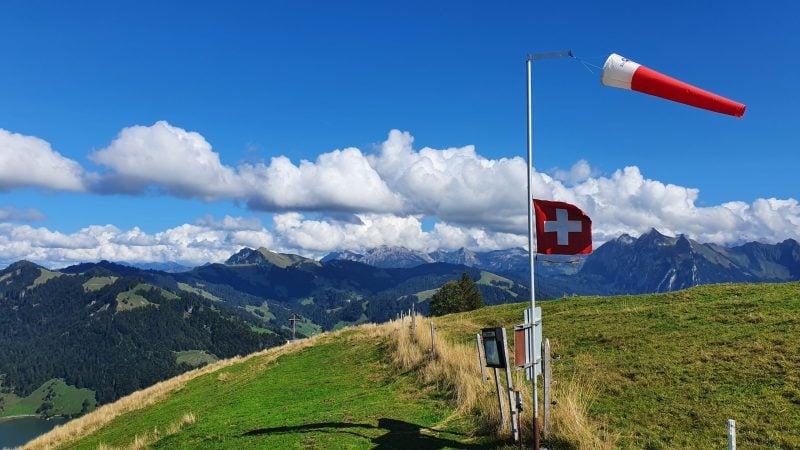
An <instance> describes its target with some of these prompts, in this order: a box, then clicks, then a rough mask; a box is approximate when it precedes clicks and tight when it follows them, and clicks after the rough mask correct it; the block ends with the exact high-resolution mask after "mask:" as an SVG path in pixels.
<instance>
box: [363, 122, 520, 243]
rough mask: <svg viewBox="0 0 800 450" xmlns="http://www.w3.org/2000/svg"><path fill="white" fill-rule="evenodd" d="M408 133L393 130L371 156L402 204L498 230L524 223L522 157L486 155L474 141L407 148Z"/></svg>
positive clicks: (415, 210)
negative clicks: (441, 147)
mask: <svg viewBox="0 0 800 450" xmlns="http://www.w3.org/2000/svg"><path fill="white" fill-rule="evenodd" d="M413 141H414V139H413V137H411V135H410V134H409V133H404V132H400V131H398V130H392V131H391V132H390V133H389V138H388V139H387V140H386V141H385V142H384V143H383V145H382V146H381V150H380V152H379V153H378V154H377V155H374V156H372V157H370V161H371V163H372V165H373V166H374V167H375V169H376V170H377V171H378V173H379V174H380V175H381V176H382V177H383V179H384V180H386V183H387V184H388V185H389V187H390V188H391V189H392V190H394V191H395V192H397V193H399V194H401V195H402V196H403V197H404V200H405V202H406V204H407V210H406V211H405V212H410V213H414V214H423V215H426V216H436V217H438V218H440V219H442V220H443V221H445V222H451V223H458V224H463V225H467V226H485V227H489V228H491V229H495V230H500V231H512V230H520V229H522V228H524V227H525V226H526V225H525V224H526V223H527V222H526V220H527V219H526V216H525V214H522V215H520V211H522V212H524V211H526V205H525V192H526V189H527V188H526V186H527V175H526V169H525V167H526V164H525V161H524V160H523V159H522V158H510V159H509V158H501V159H496V160H491V159H487V158H484V157H482V156H480V155H478V154H477V153H476V151H475V147H474V146H471V145H470V146H466V147H461V148H449V149H445V150H435V149H431V148H427V147H426V148H423V149H422V150H419V151H416V150H414V149H413V148H412V143H413Z"/></svg>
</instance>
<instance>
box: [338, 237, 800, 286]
mask: <svg viewBox="0 0 800 450" xmlns="http://www.w3.org/2000/svg"><path fill="white" fill-rule="evenodd" d="M336 259H340V260H350V261H358V262H362V263H368V264H372V265H374V266H378V267H387V268H388V267H414V266H419V265H423V264H430V263H433V262H452V263H456V264H463V265H466V266H470V267H475V268H478V269H481V270H487V271H491V272H493V273H497V274H499V275H502V276H505V277H508V278H509V279H512V280H515V281H517V282H519V283H521V284H524V285H528V284H530V275H529V262H528V260H529V256H528V252H527V250H525V249H522V248H512V249H507V250H497V251H491V252H472V251H470V250H466V249H463V248H462V249H459V250H456V251H452V252H447V251H443V250H438V251H435V252H431V253H423V252H418V251H413V250H409V249H406V248H402V247H379V248H376V249H373V250H369V251H367V252H365V253H363V254H358V253H353V252H342V253H331V254H329V255H327V256H326V257H325V258H323V259H322V261H323V262H325V261H332V260H336ZM535 273H536V280H537V281H536V282H537V292H538V294H537V295H540V296H542V297H543V298H552V297H559V296H562V295H571V294H644V293H654V292H669V291H674V290H679V289H685V288H688V287H692V286H697V285H701V284H712V283H725V282H782V281H793V280H800V244H798V242H797V241H795V240H793V239H787V240H785V241H783V242H781V243H778V244H763V243H759V242H750V243H747V244H744V245H741V246H735V247H724V246H720V245H716V244H702V243H699V242H697V241H695V240H692V239H689V238H687V237H686V236H684V235H680V236H677V237H670V236H665V235H663V234H661V233H660V232H659V231H658V230H656V229H651V230H650V231H648V232H647V233H644V234H642V235H641V236H639V237H638V238H634V237H631V236H630V235H627V234H623V235H622V236H620V237H618V238H616V239H613V240H610V241H608V242H606V243H604V244H603V245H601V246H600V247H599V248H597V249H596V250H595V251H594V252H593V253H592V254H591V255H589V256H588V257H556V256H549V255H539V256H537V262H536V271H535Z"/></svg>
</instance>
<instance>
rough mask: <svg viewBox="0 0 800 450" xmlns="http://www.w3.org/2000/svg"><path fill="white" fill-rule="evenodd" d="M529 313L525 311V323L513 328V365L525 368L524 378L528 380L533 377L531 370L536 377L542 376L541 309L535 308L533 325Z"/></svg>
mask: <svg viewBox="0 0 800 450" xmlns="http://www.w3.org/2000/svg"><path fill="white" fill-rule="evenodd" d="M530 311H531V310H530V308H528V309H526V310H525V323H524V324H522V325H517V326H515V327H514V364H515V366H516V367H517V368H520V369H522V368H525V378H526V379H528V380H530V379H531V378H532V377H533V373H532V370H535V371H536V376H539V375H541V374H542V308H540V307H538V306H537V307H536V320H535V321H534V323H533V324H531V319H530V317H531V313H530ZM531 328H533V330H534V333H533V335H534V343H533V347H534V350H535V352H534V354H535V360H533V361H531V359H532V358H531V349H530V332H531ZM523 349H524V350H523ZM523 352H524V353H523ZM534 368H535V369H534Z"/></svg>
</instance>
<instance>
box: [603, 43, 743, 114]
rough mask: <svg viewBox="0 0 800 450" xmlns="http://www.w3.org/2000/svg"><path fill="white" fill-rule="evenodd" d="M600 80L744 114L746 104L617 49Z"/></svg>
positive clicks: (718, 109)
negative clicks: (657, 69)
mask: <svg viewBox="0 0 800 450" xmlns="http://www.w3.org/2000/svg"><path fill="white" fill-rule="evenodd" d="M600 81H601V82H602V83H603V84H604V85H605V86H611V87H616V88H622V89H628V90H634V91H637V92H642V93H644V94H650V95H655V96H656V97H661V98H665V99H667V100H672V101H674V102H678V103H683V104H686V105H691V106H696V107H698V108H703V109H707V110H709V111H714V112H718V113H722V114H728V115H731V116H736V117H742V116H743V115H744V110H745V105H743V104H741V103H739V102H735V101H733V100H728V99H727V98H725V97H721V96H719V95H717V94H713V93H711V92H708V91H704V90H702V89H700V88H698V87H695V86H692V85H691V84H688V83H684V82H683V81H679V80H676V79H675V78H672V77H668V76H666V75H664V74H662V73H659V72H656V71H655V70H653V69H648V68H647V67H645V66H643V65H641V64H637V63H635V62H633V61H631V60H630V59H628V58H624V57H622V56H620V55H618V54H616V53H612V54H611V56H609V57H608V59H606V63H605V64H604V65H603V74H602V76H601V78H600Z"/></svg>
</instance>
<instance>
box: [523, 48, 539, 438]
mask: <svg viewBox="0 0 800 450" xmlns="http://www.w3.org/2000/svg"><path fill="white" fill-rule="evenodd" d="M532 63H533V57H532V56H531V55H529V56H528V84H527V87H528V199H527V200H528V264H529V265H530V273H531V284H530V286H531V314H530V316H528V317H530V320H531V332H530V333H529V336H530V342H528V345H530V348H531V353H530V354H531V359H534V360H535V359H536V352H535V351H534V348H535V347H534V346H535V345H536V338H535V337H534V336H535V335H536V333H534V328H533V327H534V326H535V322H536V317H535V316H536V314H535V311H536V287H535V286H536V284H535V276H534V270H535V267H536V261H535V259H534V258H535V256H534V255H535V253H534V252H535V251H534V249H533V241H534V239H533V225H534V222H533V111H532V105H533V102H532V95H533V93H532V92H531V91H532V88H531V70H532ZM531 363H532V364H534V365H535V361H531ZM526 370H527V369H526ZM530 370H531V372H532V374H533V376H532V378H533V448H534V450H539V386H538V383H537V377H536V368H535V367H531V369H530Z"/></svg>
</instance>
